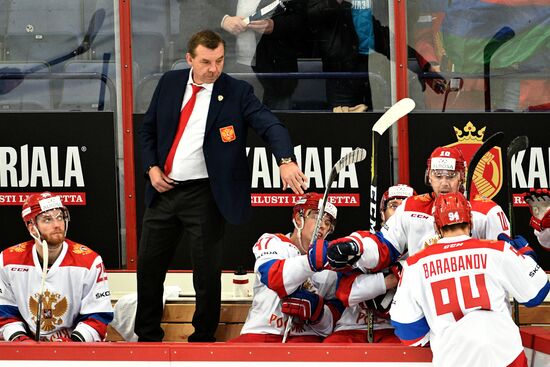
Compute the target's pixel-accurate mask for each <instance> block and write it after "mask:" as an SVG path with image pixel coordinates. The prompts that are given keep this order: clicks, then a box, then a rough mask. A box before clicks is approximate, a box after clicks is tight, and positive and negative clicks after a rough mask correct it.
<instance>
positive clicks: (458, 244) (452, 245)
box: [443, 242, 464, 250]
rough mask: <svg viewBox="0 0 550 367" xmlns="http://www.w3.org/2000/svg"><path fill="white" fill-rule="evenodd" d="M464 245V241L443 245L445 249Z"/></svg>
mask: <svg viewBox="0 0 550 367" xmlns="http://www.w3.org/2000/svg"><path fill="white" fill-rule="evenodd" d="M462 245H464V243H463V242H458V243H451V244H450V245H445V246H443V249H444V250H446V249H448V248H455V247H460V246H462Z"/></svg>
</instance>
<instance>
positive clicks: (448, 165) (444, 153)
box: [425, 147, 466, 185]
mask: <svg viewBox="0 0 550 367" xmlns="http://www.w3.org/2000/svg"><path fill="white" fill-rule="evenodd" d="M427 163H428V165H427V168H426V174H425V182H426V184H427V185H429V182H430V181H429V180H428V176H429V174H430V171H431V170H443V171H456V172H458V173H459V174H460V178H461V179H462V180H464V177H465V176H466V160H465V159H464V155H462V152H461V151H460V149H458V148H454V147H437V148H435V149H434V151H433V152H432V154H431V155H430V158H428V162H427Z"/></svg>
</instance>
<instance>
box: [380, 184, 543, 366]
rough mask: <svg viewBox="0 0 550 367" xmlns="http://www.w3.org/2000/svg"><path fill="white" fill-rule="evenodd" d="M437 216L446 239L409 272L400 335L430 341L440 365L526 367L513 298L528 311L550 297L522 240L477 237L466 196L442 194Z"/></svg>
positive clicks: (399, 311)
mask: <svg viewBox="0 0 550 367" xmlns="http://www.w3.org/2000/svg"><path fill="white" fill-rule="evenodd" d="M433 215H434V218H435V227H436V230H437V232H438V233H439V234H440V236H441V237H442V238H441V239H440V240H439V241H438V242H437V243H436V244H434V245H432V246H430V247H428V248H426V249H425V250H423V251H420V252H418V253H417V254H416V255H413V256H411V257H409V258H408V259H407V261H406V264H405V265H404V267H403V272H402V276H401V280H400V284H399V286H398V288H397V293H396V295H395V298H394V300H393V304H392V306H391V309H390V314H391V320H392V324H393V325H394V326H395V328H396V334H397V335H398V336H399V338H400V339H401V340H402V341H403V342H404V343H405V344H408V345H413V346H419V345H425V344H426V343H427V342H428V341H429V342H430V346H431V349H432V352H433V365H434V366H436V367H439V366H453V367H454V366H469V367H474V366H514V367H519V366H522V367H523V366H524V367H527V359H526V357H525V353H524V351H523V346H522V342H521V337H520V334H519V329H518V327H517V326H516V325H515V324H514V322H513V320H512V318H511V316H510V308H509V306H510V303H509V301H508V293H510V294H511V295H512V296H514V298H515V299H517V300H518V301H519V302H520V303H522V304H524V305H525V306H527V307H533V306H537V305H539V304H540V303H541V302H542V301H543V300H544V298H545V297H546V296H547V294H548V291H549V290H550V283H549V282H548V277H547V276H546V273H545V272H544V271H543V270H542V269H541V267H540V266H539V265H538V264H537V263H536V262H535V261H534V260H533V259H532V258H531V257H530V256H528V255H530V254H532V249H530V248H529V247H528V244H527V241H525V240H524V239H523V238H522V239H523V244H522V245H520V244H519V241H518V240H517V239H516V240H515V241H510V243H507V242H504V241H490V240H481V239H474V238H471V237H470V233H471V231H472V225H473V218H472V215H473V213H472V211H471V207H470V204H469V203H468V202H467V201H466V199H465V198H464V196H463V195H462V194H461V193H451V194H441V195H439V196H438V197H437V198H436V199H435V204H434V214H433ZM518 238H521V237H518Z"/></svg>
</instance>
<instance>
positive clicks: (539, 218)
mask: <svg viewBox="0 0 550 367" xmlns="http://www.w3.org/2000/svg"><path fill="white" fill-rule="evenodd" d="M525 202H526V203H527V204H529V209H530V210H531V215H532V216H531V221H530V222H529V224H530V225H531V227H533V228H534V229H536V230H537V231H539V232H540V231H542V230H544V229H546V228H550V191H548V190H547V189H531V190H530V191H529V192H528V193H527V194H526V195H525Z"/></svg>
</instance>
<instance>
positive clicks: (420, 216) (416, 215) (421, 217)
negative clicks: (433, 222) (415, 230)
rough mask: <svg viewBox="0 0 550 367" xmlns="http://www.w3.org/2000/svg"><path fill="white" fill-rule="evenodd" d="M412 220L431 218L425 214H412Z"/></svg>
mask: <svg viewBox="0 0 550 367" xmlns="http://www.w3.org/2000/svg"><path fill="white" fill-rule="evenodd" d="M411 218H420V219H428V218H429V217H428V216H427V215H424V214H411Z"/></svg>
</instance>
